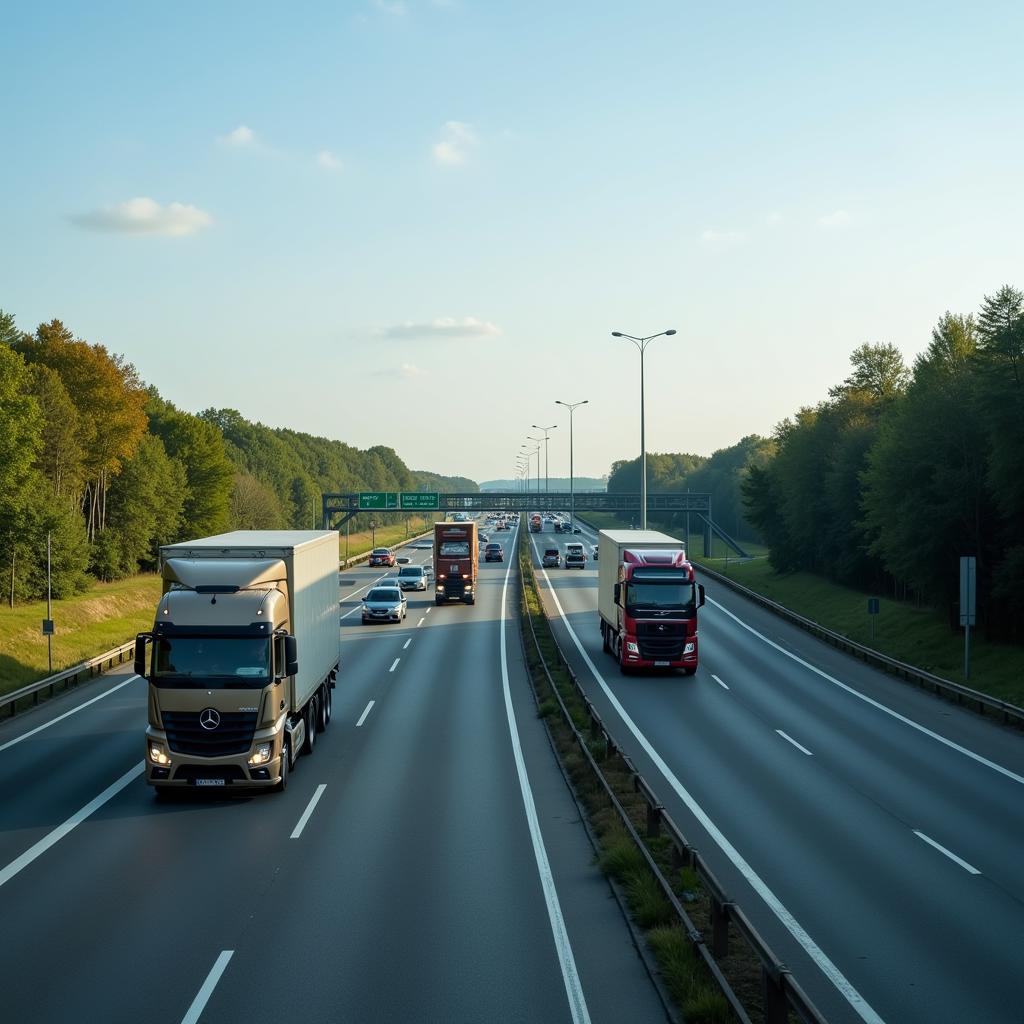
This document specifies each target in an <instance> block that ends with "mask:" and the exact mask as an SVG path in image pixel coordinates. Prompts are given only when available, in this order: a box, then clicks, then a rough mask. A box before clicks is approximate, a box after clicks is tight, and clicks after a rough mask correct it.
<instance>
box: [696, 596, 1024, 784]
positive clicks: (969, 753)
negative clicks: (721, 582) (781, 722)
mask: <svg viewBox="0 0 1024 1024" xmlns="http://www.w3.org/2000/svg"><path fill="white" fill-rule="evenodd" d="M707 602H708V604H713V605H714V606H715V607H716V608H718V609H720V610H721V611H723V612H725V614H726V615H728V616H729V618H730V619H732V620H733V621H734V622H736V623H738V624H739V625H740V626H742V627H743V628H744V629H745V630H746V631H747V632H748V633H753V634H754V636H756V637H758V638H759V639H760V640H763V641H764V642H765V643H766V644H768V646H769V647H774V648H775V650H777V651H778V652H779V653H780V654H784V655H785V656H786V657H787V658H792V659H793V661H795V662H796V663H797V664H798V665H803V667H804V668H806V669H810V671H811V672H813V673H814V674H815V675H818V676H821V678H822V679H827V680H828V681H829V682H830V683H833V684H834V685H836V686H838V687H839V688H840V689H841V690H845V691H846V692H847V693H848V694H850V695H851V696H853V697H856V698H857V699H858V700H862V701H864V703H865V704H870V705H871V707H873V708H877V709H878V710H879V711H883V712H885V714H887V715H891V716H892V717H893V718H895V719H896V720H897V721H898V722H902V723H903V724H904V725H909V726H910V728H911V729H916V730H917V731H918V732H920V733H924V735H925V736H930V737H931V738H932V739H933V740H938V741H939V743H941V744H943V746H946V747H949V748H950V750H956V751H957V752H958V753H961V754H963V755H964V756H965V757H969V758H970V759H971V760H972V761H977V762H978V764H983V765H985V767H986V768H991V769H992V770H993V771H995V772H999V774H1000V775H1005V776H1006V778H1008V779H1012V780H1013V781H1014V782H1018V783H1020V784H1021V785H1022V786H1024V776H1021V775H1017V774H1016V772H1011V771H1010V769H1009V768H1004V767H1003V766H1002V765H1001V764H996V763H995V762H994V761H990V760H989V759H988V758H987V757H982V756H981V755H980V754H975V753H974V751H973V750H968V749H967V748H966V747H961V746H960V744H959V743H954V742H953V741H952V740H948V739H946V737H945V736H940V735H939V734H938V733H937V732H932V730H931V729H928V728H926V727H925V726H923V725H919V724H918V723H917V722H915V721H913V720H912V719H910V718H907V717H906V716H905V715H901V714H900V713H899V712H898V711H893V709H892V708H890V707H886V706H885V705H884V704H880V703H879V702H878V701H877V700H873V699H872V698H871V697H868V696H867V695H866V694H863V693H861V692H860V691H859V690H855V689H854V688H853V687H852V686H848V685H847V684H846V683H843V682H840V681H839V680H838V679H836V677H835V676H830V675H829V674H828V673H827V672H825V671H823V670H822V669H820V668H816V667H815V666H814V665H812V664H811V663H810V662H807V661H804V659H803V658H801V657H800V656H799V655H796V654H794V653H793V652H792V651H787V650H786V648H785V647H782V646H780V645H779V644H777V643H775V641H774V640H769V639H768V637H766V636H765V635H764V634H763V633H759V632H758V631H757V630H756V629H754V627H753V626H748V625H747V624H746V623H745V622H744V621H743V620H742V619H741V618H739V617H738V616H736V615H734V614H733V613H732V612H731V611H729V609H728V608H724V607H723V606H722V605H720V604H719V603H718V602H717V601H715V600H714V599H713V598H710V597H709V598H707Z"/></svg>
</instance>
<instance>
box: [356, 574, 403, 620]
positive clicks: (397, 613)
mask: <svg viewBox="0 0 1024 1024" xmlns="http://www.w3.org/2000/svg"><path fill="white" fill-rule="evenodd" d="M407 610H408V603H407V602H406V599H405V594H403V593H402V590H401V588H400V587H399V586H398V585H397V581H396V583H394V584H392V583H390V582H389V583H388V586H386V587H383V586H381V587H374V588H373V590H370V591H368V592H367V594H366V597H364V598H363V622H364V623H367V622H401V621H402V620H403V619H404V618H405V616H406V614H407Z"/></svg>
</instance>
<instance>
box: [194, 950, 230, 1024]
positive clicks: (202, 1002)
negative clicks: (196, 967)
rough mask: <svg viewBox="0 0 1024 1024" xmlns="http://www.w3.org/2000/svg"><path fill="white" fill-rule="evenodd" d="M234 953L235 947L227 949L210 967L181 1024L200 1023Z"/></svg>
mask: <svg viewBox="0 0 1024 1024" xmlns="http://www.w3.org/2000/svg"><path fill="white" fill-rule="evenodd" d="M234 955H235V951H234V950H233V949H225V950H224V951H223V952H222V953H221V955H220V956H219V957H217V960H216V962H215V963H214V965H213V967H211V968H210V973H209V974H208V975H207V976H206V981H204V982H203V987H202V988H201V989H200V990H199V991H198V992H197V993H196V997H195V999H193V1000H192V1005H191V1006H190V1007H189V1008H188V1013H186V1014H185V1016H184V1017H182V1018H181V1024H198V1021H199V1018H200V1017H201V1016H202V1013H203V1010H205V1009H206V1004H207V1003H208V1002H209V1000H210V996H212V995H213V990H214V989H215V988H216V987H217V982H218V981H220V976H221V975H222V974H223V973H224V968H226V967H227V965H228V961H229V960H230V959H231V958H232V957H233V956H234Z"/></svg>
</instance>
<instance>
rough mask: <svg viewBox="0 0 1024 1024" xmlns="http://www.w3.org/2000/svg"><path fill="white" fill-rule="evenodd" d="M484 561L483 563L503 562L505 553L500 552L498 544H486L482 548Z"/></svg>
mask: <svg viewBox="0 0 1024 1024" xmlns="http://www.w3.org/2000/svg"><path fill="white" fill-rule="evenodd" d="M484 561H485V562H504V561H505V552H504V551H502V549H501V545H500V544H487V545H486V546H485V547H484Z"/></svg>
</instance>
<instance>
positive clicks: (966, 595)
mask: <svg viewBox="0 0 1024 1024" xmlns="http://www.w3.org/2000/svg"><path fill="white" fill-rule="evenodd" d="M977 597H978V587H977V559H976V558H974V556H973V555H962V556H961V557H960V625H961V626H963V627H964V681H965V682H966V681H967V680H968V679H970V678H971V626H973V625H975V624H976V622H977V611H978V609H977Z"/></svg>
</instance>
